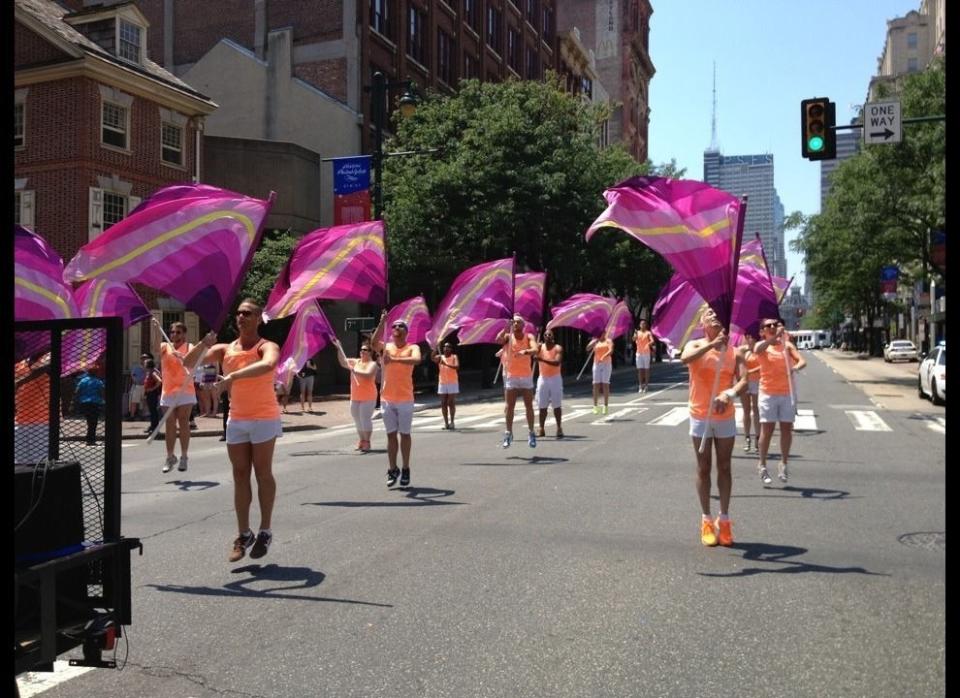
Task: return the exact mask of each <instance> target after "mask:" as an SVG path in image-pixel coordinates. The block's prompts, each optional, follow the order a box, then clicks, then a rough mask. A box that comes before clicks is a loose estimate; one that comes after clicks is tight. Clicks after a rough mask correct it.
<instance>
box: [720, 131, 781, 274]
mask: <svg viewBox="0 0 960 698" xmlns="http://www.w3.org/2000/svg"><path fill="white" fill-rule="evenodd" d="M703 181H705V182H706V183H707V184H709V185H710V186H712V187H716V188H717V189H723V190H724V191H726V192H729V193H730V194H733V195H735V196H743V195H744V194H746V195H747V197H748V199H747V216H746V219H745V221H744V225H743V239H744V240H745V241H746V240H752V239H753V238H754V235H756V234H757V233H759V234H760V240H761V241H762V242H763V249H764V251H765V252H766V255H767V263H768V264H769V265H770V271H771V273H773V274H776V275H777V276H786V275H787V258H786V253H785V250H784V246H783V218H784V207H783V204H782V203H781V201H780V197H779V196H778V195H777V190H776V189H775V188H774V186H773V155H772V154H766V155H721V154H720V151H719V150H713V149H710V148H708V149H707V150H705V151H704V152H703Z"/></svg>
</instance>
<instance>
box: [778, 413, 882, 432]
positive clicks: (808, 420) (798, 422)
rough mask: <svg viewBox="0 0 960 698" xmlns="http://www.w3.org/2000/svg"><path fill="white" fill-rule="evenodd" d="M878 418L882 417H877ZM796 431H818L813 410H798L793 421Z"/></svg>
mask: <svg viewBox="0 0 960 698" xmlns="http://www.w3.org/2000/svg"><path fill="white" fill-rule="evenodd" d="M877 419H880V418H879V417H877ZM793 430H794V431H817V417H816V415H815V414H814V413H813V410H797V416H796V417H795V418H794V422H793Z"/></svg>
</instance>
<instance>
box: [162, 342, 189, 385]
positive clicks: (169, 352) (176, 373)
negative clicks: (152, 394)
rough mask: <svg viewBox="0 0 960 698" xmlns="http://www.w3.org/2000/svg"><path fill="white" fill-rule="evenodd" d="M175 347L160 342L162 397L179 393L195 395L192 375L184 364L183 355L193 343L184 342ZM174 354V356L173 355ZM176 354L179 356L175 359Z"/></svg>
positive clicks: (187, 352)
mask: <svg viewBox="0 0 960 698" xmlns="http://www.w3.org/2000/svg"><path fill="white" fill-rule="evenodd" d="M180 347H181V348H180V349H177V348H176V347H174V346H173V345H172V344H169V343H167V342H163V343H162V344H160V372H161V374H162V375H163V389H162V394H163V397H167V396H168V395H173V394H174V393H180V394H181V395H196V390H194V387H193V376H192V375H191V374H190V371H188V370H187V369H186V368H185V367H184V365H183V359H184V357H185V356H186V355H187V354H189V353H190V350H191V349H193V345H192V344H190V343H189V342H184V343H183V344H181V345H180ZM174 354H176V356H174ZM177 356H179V357H180V358H179V359H177Z"/></svg>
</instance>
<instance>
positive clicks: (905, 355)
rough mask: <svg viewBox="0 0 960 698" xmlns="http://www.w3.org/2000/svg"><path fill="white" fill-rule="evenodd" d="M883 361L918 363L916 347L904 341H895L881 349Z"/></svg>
mask: <svg viewBox="0 0 960 698" xmlns="http://www.w3.org/2000/svg"><path fill="white" fill-rule="evenodd" d="M883 360H884V361H886V362H887V363H889V362H891V361H919V360H920V357H919V356H918V355H917V347H916V346H915V345H914V343H913V342H910V341H907V340H906V339H895V340H893V341H892V342H890V343H889V344H887V346H885V347H884V348H883Z"/></svg>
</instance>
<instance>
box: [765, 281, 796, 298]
mask: <svg viewBox="0 0 960 698" xmlns="http://www.w3.org/2000/svg"><path fill="white" fill-rule="evenodd" d="M770 280H771V281H773V288H774V290H775V291H776V293H777V303H782V302H783V298H784V296H786V295H787V289H788V288H790V285H791V284H792V283H793V277H792V276H791V277H790V278H789V279H785V278H783V277H782V276H771V277H770Z"/></svg>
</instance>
